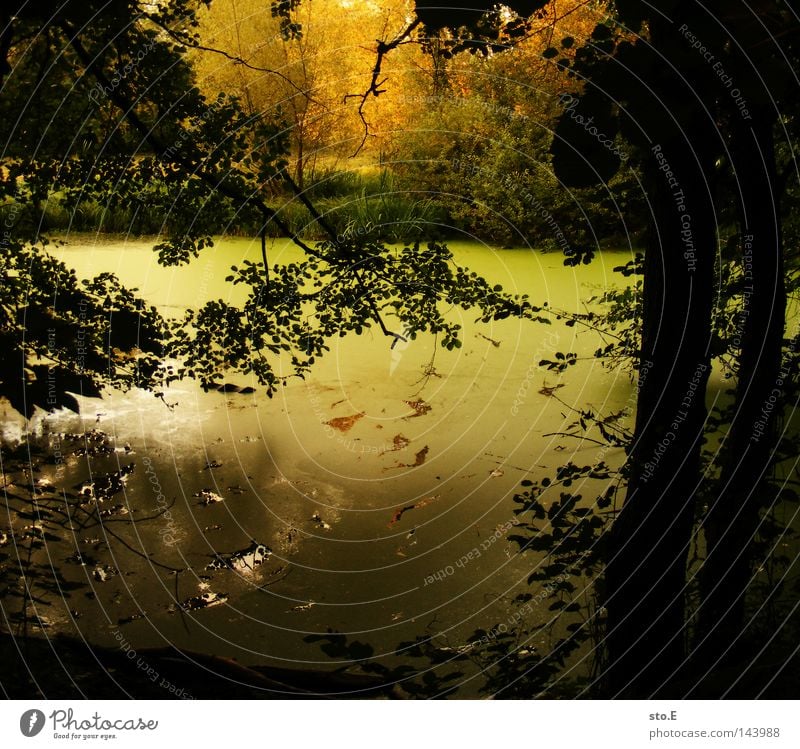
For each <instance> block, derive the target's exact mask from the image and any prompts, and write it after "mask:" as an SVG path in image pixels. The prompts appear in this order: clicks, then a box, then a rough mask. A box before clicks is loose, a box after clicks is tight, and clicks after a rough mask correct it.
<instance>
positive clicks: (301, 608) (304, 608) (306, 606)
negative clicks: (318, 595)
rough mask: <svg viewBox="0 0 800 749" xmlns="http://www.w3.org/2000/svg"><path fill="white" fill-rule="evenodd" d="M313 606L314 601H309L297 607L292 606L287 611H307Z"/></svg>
mask: <svg viewBox="0 0 800 749" xmlns="http://www.w3.org/2000/svg"><path fill="white" fill-rule="evenodd" d="M314 605H315V604H314V601H309V602H308V603H302V604H300V605H299V606H292V608H290V609H289V611H308V610H309V609H310V608H312V607H313V606H314Z"/></svg>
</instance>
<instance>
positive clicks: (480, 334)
mask: <svg viewBox="0 0 800 749" xmlns="http://www.w3.org/2000/svg"><path fill="white" fill-rule="evenodd" d="M475 335H476V336H477V337H478V338H483V340H484V341H489V343H491V344H492V346H494V347H495V348H500V341H495V340H494V338H489V336H486V335H484V334H483V333H476V334H475Z"/></svg>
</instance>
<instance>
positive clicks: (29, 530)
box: [22, 523, 44, 540]
mask: <svg viewBox="0 0 800 749" xmlns="http://www.w3.org/2000/svg"><path fill="white" fill-rule="evenodd" d="M22 537H23V538H36V539H39V540H43V539H44V529H43V528H42V526H41V525H37V524H36V523H33V525H26V526H25V527H24V528H23V529H22Z"/></svg>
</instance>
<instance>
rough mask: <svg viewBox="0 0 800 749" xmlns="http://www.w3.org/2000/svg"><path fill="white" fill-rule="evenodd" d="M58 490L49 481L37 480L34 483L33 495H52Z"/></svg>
mask: <svg viewBox="0 0 800 749" xmlns="http://www.w3.org/2000/svg"><path fill="white" fill-rule="evenodd" d="M55 490H56V487H55V485H54V484H53V482H52V481H50V480H49V479H36V481H34V482H33V493H34V494H45V493H51V492H54V491H55Z"/></svg>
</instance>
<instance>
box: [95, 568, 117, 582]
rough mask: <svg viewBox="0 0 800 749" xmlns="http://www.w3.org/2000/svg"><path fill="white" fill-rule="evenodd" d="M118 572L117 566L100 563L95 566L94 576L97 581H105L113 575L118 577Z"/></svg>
mask: <svg viewBox="0 0 800 749" xmlns="http://www.w3.org/2000/svg"><path fill="white" fill-rule="evenodd" d="M118 574H119V571H118V570H117V568H116V567H112V566H111V565H110V564H100V565H98V566H97V567H95V568H94V572H93V573H92V576H93V577H94V579H95V580H97V582H99V583H104V582H106V581H108V580H110V579H111V578H112V577H116V576H117V575H118Z"/></svg>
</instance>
